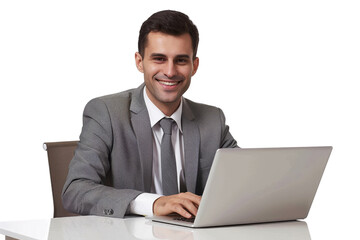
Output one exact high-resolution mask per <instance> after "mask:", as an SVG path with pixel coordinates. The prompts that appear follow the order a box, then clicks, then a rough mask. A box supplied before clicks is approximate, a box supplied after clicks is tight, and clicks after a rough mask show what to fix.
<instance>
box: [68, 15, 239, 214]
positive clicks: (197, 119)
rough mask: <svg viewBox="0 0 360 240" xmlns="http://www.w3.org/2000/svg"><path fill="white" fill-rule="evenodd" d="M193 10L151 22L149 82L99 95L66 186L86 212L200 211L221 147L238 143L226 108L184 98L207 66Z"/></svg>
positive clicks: (146, 53)
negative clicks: (198, 54)
mask: <svg viewBox="0 0 360 240" xmlns="http://www.w3.org/2000/svg"><path fill="white" fill-rule="evenodd" d="M198 42H199V34H198V30H197V28H196V26H195V25H194V24H193V23H192V21H191V20H190V19H189V18H188V16H187V15H185V14H183V13H180V12H176V11H161V12H157V13H155V14H153V15H152V16H151V17H150V18H149V19H148V20H146V21H145V22H144V23H143V25H142V27H141V29H140V34H139V45H138V47H139V49H138V51H139V52H137V53H136V54H135V62H136V66H137V68H138V70H139V71H140V72H142V73H143V74H144V84H142V85H141V86H140V87H138V88H137V89H131V90H128V91H125V92H121V93H117V94H113V95H109V96H104V97H100V98H96V99H93V100H91V101H90V102H89V103H88V104H87V105H86V107H85V110H84V114H83V129H82V133H81V135H80V142H79V144H78V148H77V149H76V151H75V155H74V158H73V159H72V161H71V163H70V166H69V173H68V177H67V180H66V183H65V186H64V189H63V195H62V197H63V204H64V207H65V208H66V209H67V210H69V211H71V212H75V213H79V214H92V215H107V216H114V217H123V216H124V215H125V214H141V215H150V214H155V215H167V214H170V213H173V212H175V213H178V214H180V215H182V216H184V217H187V218H189V217H191V216H192V215H196V213H197V208H198V206H199V204H200V200H201V197H200V195H201V194H202V192H203V190H204V187H205V183H206V180H207V177H208V174H209V171H210V167H211V164H212V161H213V158H214V155H215V152H216V150H217V149H218V148H228V147H237V144H236V141H235V140H234V139H233V137H232V136H231V134H230V133H229V128H228V126H226V125H225V117H224V114H223V113H222V111H221V110H220V109H218V108H215V107H211V106H207V105H203V104H198V103H194V102H192V101H190V100H188V99H185V98H183V97H182V95H183V94H184V93H185V92H186V90H187V89H188V87H189V85H190V81H191V77H192V76H193V75H194V74H195V73H196V71H197V69H198V66H199V58H197V57H196V52H197V46H198Z"/></svg>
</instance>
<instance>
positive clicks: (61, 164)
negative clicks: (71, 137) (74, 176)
mask: <svg viewBox="0 0 360 240" xmlns="http://www.w3.org/2000/svg"><path fill="white" fill-rule="evenodd" d="M77 144H78V141H68V142H47V143H44V149H45V151H47V154H48V161H49V168H50V178H51V188H52V194H53V202H54V218H57V217H68V216H76V214H73V213H70V212H68V211H66V210H65V209H64V207H63V205H62V200H61V192H62V189H63V187H64V184H65V180H66V176H67V173H68V167H69V163H70V161H71V159H72V158H73V156H74V151H75V149H76V147H77Z"/></svg>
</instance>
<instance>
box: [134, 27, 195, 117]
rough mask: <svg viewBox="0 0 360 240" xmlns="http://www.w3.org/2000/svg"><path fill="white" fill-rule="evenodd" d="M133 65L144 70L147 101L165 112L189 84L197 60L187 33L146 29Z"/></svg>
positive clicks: (177, 100) (176, 104)
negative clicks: (142, 50)
mask: <svg viewBox="0 0 360 240" xmlns="http://www.w3.org/2000/svg"><path fill="white" fill-rule="evenodd" d="M135 60H136V66H137V68H138V69H139V71H140V72H142V73H144V80H145V85H146V93H147V95H148V96H149V98H150V100H151V101H152V102H153V103H154V104H155V105H156V106H157V107H158V108H159V109H160V110H161V111H162V112H164V113H165V114H166V115H169V114H170V115H171V114H172V113H173V112H174V111H175V110H176V109H177V107H178V106H179V104H180V101H181V96H182V95H183V94H184V93H185V92H186V90H187V89H188V88H189V86H190V81H191V77H192V76H193V75H194V74H195V73H196V70H197V68H198V65H199V59H198V58H196V59H195V60H194V59H193V49H192V42H191V37H190V35H189V34H183V35H180V36H173V35H168V34H165V33H161V32H150V33H149V34H148V36H147V44H146V46H145V51H144V57H143V58H142V57H141V55H140V54H139V53H136V54H135Z"/></svg>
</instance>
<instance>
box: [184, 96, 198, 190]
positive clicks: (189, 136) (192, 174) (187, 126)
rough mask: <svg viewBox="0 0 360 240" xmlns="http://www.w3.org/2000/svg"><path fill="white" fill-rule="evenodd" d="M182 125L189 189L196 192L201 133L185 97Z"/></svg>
mask: <svg viewBox="0 0 360 240" xmlns="http://www.w3.org/2000/svg"><path fill="white" fill-rule="evenodd" d="M182 127H183V137H184V150H185V181H186V188H187V191H189V192H192V193H195V190H196V180H197V174H198V164H199V146H200V133H199V128H198V126H197V124H196V122H195V117H194V115H193V113H192V111H191V109H190V107H189V105H188V103H187V101H186V99H184V105H183V113H182Z"/></svg>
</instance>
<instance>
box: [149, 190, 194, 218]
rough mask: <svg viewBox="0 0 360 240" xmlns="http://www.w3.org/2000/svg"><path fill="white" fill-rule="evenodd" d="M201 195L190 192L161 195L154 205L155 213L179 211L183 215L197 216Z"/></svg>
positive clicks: (188, 216)
mask: <svg viewBox="0 0 360 240" xmlns="http://www.w3.org/2000/svg"><path fill="white" fill-rule="evenodd" d="M200 200H201V197H200V196H198V195H195V194H193V193H190V192H186V193H179V194H175V195H170V196H163V197H159V198H158V199H156V200H155V202H154V205H153V212H154V215H157V216H164V215H169V214H170V213H177V214H179V215H181V216H183V217H186V218H190V217H192V216H196V214H197V210H198V207H199V205H200Z"/></svg>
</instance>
